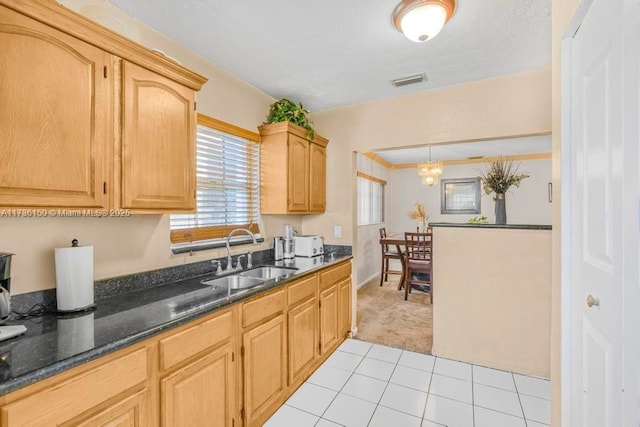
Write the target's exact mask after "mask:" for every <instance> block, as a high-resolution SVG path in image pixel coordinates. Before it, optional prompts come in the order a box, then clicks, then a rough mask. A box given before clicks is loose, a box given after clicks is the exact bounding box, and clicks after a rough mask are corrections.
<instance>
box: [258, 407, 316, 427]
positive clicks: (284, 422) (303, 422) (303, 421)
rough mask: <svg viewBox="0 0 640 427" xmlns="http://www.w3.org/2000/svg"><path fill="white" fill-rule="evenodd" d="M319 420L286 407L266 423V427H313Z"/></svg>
mask: <svg viewBox="0 0 640 427" xmlns="http://www.w3.org/2000/svg"><path fill="white" fill-rule="evenodd" d="M318 420H319V417H316V416H315V415H311V414H309V413H307V412H304V411H301V410H299V409H296V408H292V407H291V406H287V405H284V406H281V407H280V409H278V411H277V412H276V413H275V414H273V415H272V416H271V418H269V419H268V420H267V422H266V423H264V427H291V426H296V427H307V426H308V427H313V426H314V425H316V422H318Z"/></svg>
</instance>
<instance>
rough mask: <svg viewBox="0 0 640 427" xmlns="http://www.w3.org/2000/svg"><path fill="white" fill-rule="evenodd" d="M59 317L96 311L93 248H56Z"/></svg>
mask: <svg viewBox="0 0 640 427" xmlns="http://www.w3.org/2000/svg"><path fill="white" fill-rule="evenodd" d="M54 252H55V262H56V297H57V298H56V299H57V303H56V305H57V312H58V313H80V312H86V311H90V310H94V309H95V308H96V304H95V301H94V289H93V246H79V245H78V239H73V240H72V241H71V247H66V248H55V251H54Z"/></svg>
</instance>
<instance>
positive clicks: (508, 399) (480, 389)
mask: <svg viewBox="0 0 640 427" xmlns="http://www.w3.org/2000/svg"><path fill="white" fill-rule="evenodd" d="M473 403H474V405H476V406H482V407H483V408H487V409H492V410H494V411H499V412H504V413H505V414H509V415H514V416H516V417H521V418H522V417H524V415H523V414H522V408H521V407H520V400H519V399H518V393H516V392H513V391H508V390H502V389H500V388H495V387H489V386H487V385H483V384H473Z"/></svg>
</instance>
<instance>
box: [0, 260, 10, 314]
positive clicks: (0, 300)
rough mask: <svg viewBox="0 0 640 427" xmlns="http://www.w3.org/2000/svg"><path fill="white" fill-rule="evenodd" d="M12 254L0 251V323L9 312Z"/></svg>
mask: <svg viewBox="0 0 640 427" xmlns="http://www.w3.org/2000/svg"><path fill="white" fill-rule="evenodd" d="M12 256H13V254H10V253H7V252H0V324H2V323H4V322H6V321H7V320H8V319H9V315H10V314H11V302H10V301H11V295H10V294H9V291H10V290H11V257H12Z"/></svg>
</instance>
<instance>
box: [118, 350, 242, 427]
mask: <svg viewBox="0 0 640 427" xmlns="http://www.w3.org/2000/svg"><path fill="white" fill-rule="evenodd" d="M233 359H234V356H233V346H232V344H231V343H227V344H225V345H223V346H222V347H220V348H218V349H216V350H214V351H212V352H210V353H208V354H207V355H206V356H204V357H202V358H200V359H197V360H196V361H194V362H193V363H190V364H189V365H187V366H185V367H183V368H181V369H179V370H177V371H176V372H174V373H173V374H171V375H169V376H167V377H166V378H163V379H162V380H161V381H160V396H161V403H160V405H161V419H162V424H161V425H162V426H165V427H171V426H190V427H198V426H202V427H225V426H231V425H232V424H233V422H234V413H233V408H234V404H233V401H234V396H235V376H236V371H235V369H234V363H233ZM127 425H128V424H127Z"/></svg>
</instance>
